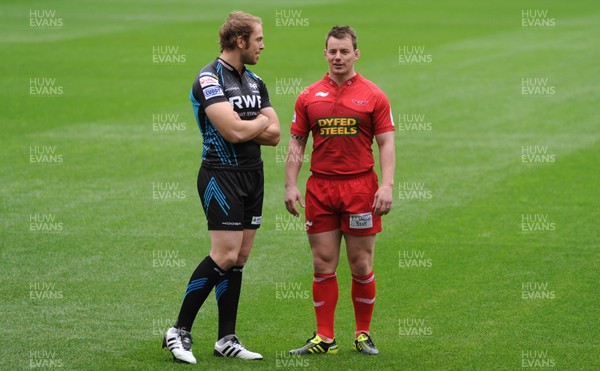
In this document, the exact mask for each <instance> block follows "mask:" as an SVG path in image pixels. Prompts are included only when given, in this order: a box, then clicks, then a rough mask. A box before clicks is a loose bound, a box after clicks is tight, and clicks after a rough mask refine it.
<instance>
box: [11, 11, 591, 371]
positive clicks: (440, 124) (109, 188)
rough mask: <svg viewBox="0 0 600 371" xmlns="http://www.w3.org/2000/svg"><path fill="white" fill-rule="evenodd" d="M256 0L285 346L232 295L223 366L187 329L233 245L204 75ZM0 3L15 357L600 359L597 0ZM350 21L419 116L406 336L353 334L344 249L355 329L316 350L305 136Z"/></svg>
mask: <svg viewBox="0 0 600 371" xmlns="http://www.w3.org/2000/svg"><path fill="white" fill-rule="evenodd" d="M235 9H240V10H245V11H248V12H251V13H253V14H256V15H258V16H261V17H262V19H263V22H264V33H265V44H266V49H265V50H264V52H263V53H262V55H261V60H260V62H259V64H258V65H256V66H254V67H253V68H252V70H253V71H254V72H256V73H257V74H258V75H259V76H261V77H262V78H263V79H264V80H265V81H266V83H267V86H268V87H269V90H270V95H271V102H272V104H273V106H274V107H275V109H276V110H277V112H278V114H279V118H280V120H281V123H282V134H283V135H282V140H281V143H280V145H279V146H278V147H277V148H272V147H271V148H266V147H265V148H264V150H263V158H264V161H265V177H266V197H265V207H264V211H263V221H264V222H263V226H262V228H261V229H260V230H259V233H258V235H257V238H256V243H255V247H254V250H253V252H252V255H251V257H250V261H249V263H248V265H247V267H246V269H245V276H244V277H245V278H244V280H245V281H244V282H245V283H244V286H243V289H242V298H241V303H240V312H239V324H238V334H239V335H240V337H241V339H242V341H243V342H244V343H245V345H246V346H248V347H249V348H250V349H251V350H254V351H258V352H260V353H262V354H263V355H264V357H265V360H264V361H262V362H255V363H245V362H243V361H238V360H230V359H218V358H216V357H214V356H213V355H212V347H213V344H214V342H215V340H216V332H217V328H216V323H215V321H216V305H215V303H214V300H215V299H214V294H211V296H210V297H209V299H208V300H207V302H206V305H205V306H204V307H203V308H202V310H201V311H200V313H199V315H198V318H197V321H196V323H195V326H194V329H193V336H194V353H195V355H196V357H197V359H198V361H199V365H197V366H196V367H194V366H184V365H177V364H173V363H172V360H171V357H170V354H169V353H168V351H166V350H163V349H161V348H160V345H161V338H162V335H163V333H164V331H165V330H166V328H167V327H169V326H170V325H171V324H172V323H173V321H174V320H175V317H176V315H177V312H178V310H179V305H180V302H181V298H182V295H183V292H184V290H185V286H186V284H187V280H188V278H189V276H190V274H191V272H192V271H193V269H194V268H195V267H196V265H197V264H198V262H199V261H200V260H201V259H202V258H203V257H204V256H205V255H206V254H207V252H208V249H209V240H208V234H207V232H206V222H205V219H204V214H203V212H202V210H201V207H200V201H199V199H198V196H197V193H196V188H195V187H196V186H195V184H196V174H197V170H198V167H199V164H200V157H201V149H202V142H201V137H200V134H199V131H198V128H197V125H196V123H195V120H194V117H193V113H192V109H191V104H190V102H189V98H188V96H189V90H190V87H191V84H192V81H193V79H194V77H195V75H196V73H197V72H198V70H199V69H200V68H201V67H202V66H204V65H206V64H208V63H209V62H210V61H211V60H213V59H214V58H215V57H217V56H218V54H219V48H218V44H217V31H218V27H219V26H220V25H221V23H222V22H223V20H224V18H225V17H226V15H227V13H229V12H230V11H231V10H235ZM0 14H1V15H0V17H1V19H2V22H0V31H1V32H0V56H1V58H0V59H1V61H2V62H1V63H0V71H1V74H2V78H1V79H0V84H1V87H2V89H0V95H1V97H0V99H1V101H2V109H1V115H0V120H1V123H2V124H1V128H2V134H1V135H0V138H1V139H0V144H1V145H0V148H1V151H2V156H1V158H2V163H1V169H2V171H1V172H0V179H1V184H2V187H1V188H0V195H1V197H0V210H1V217H0V225H1V230H0V241H1V242H0V279H1V283H2V284H1V285H0V302H1V304H0V308H1V309H0V312H1V315H0V331H1V332H2V345H1V346H0V368H1V369H27V368H32V367H36V368H37V367H49V368H53V367H61V368H64V369H81V370H83V369H97V370H112V369H148V370H154V369H156V370H168V369H178V370H179V369H184V368H186V367H187V368H190V369H192V368H197V367H204V368H206V369H215V370H217V369H221V370H225V369H230V368H232V367H235V368H244V369H332V370H333V369H354V370H369V369H380V370H383V369H405V370H517V369H522V368H525V369H529V368H535V369H537V368H554V369H560V370H576V369H577V370H579V369H581V370H593V369H600V357H599V355H600V340H599V339H600V330H599V329H600V326H598V318H599V317H600V310H599V308H600V295H599V292H600V287H599V282H600V280H599V274H598V272H599V269H598V267H599V266H600V232H599V231H598V226H599V223H598V221H599V220H600V197H599V193H598V190H599V185H600V171H599V164H600V141H599V140H600V125H599V123H600V110H599V109H598V102H599V101H600V90H598V85H599V84H598V83H599V81H598V76H599V75H600V63H598V60H600V48H599V47H598V35H600V5H598V4H597V3H594V2H591V1H570V2H564V1H557V0H551V1H550V0H549V1H543V2H542V1H535V0H525V1H516V0H510V1H500V0H490V1H483V2H474V1H467V0H451V1H443V2H442V1H431V0H429V1H416V0H410V1H398V2H392V1H389V2H388V1H380V0H376V1H367V2H364V1H357V0H353V1H335V0H329V1H328V0H325V1H289V2H285V3H284V2H280V1H274V0H272V1H256V2H251V3H249V2H242V1H232V2H228V5H223V4H222V2H221V4H220V5H219V4H217V2H213V3H206V2H200V1H191V0H177V1H166V0H163V1H159V0H150V1H132V0H124V1H65V0H57V1H52V2H43V1H15V0H10V1H8V0H7V1H3V2H2V4H1V5H0ZM334 24H349V25H352V26H353V27H355V28H356V30H357V31H358V36H359V40H358V42H359V48H360V49H361V51H362V56H361V59H360V60H359V62H358V63H357V66H356V68H357V71H358V72H360V73H362V74H363V75H364V76H365V77H367V78H368V79H370V80H372V81H374V82H375V83H376V84H378V85H379V86H380V87H381V88H382V89H383V90H384V91H385V92H386V93H387V95H388V97H389V98H390V101H391V104H392V108H393V112H394V120H395V122H396V128H397V131H396V133H395V135H396V137H395V138H396V155H397V167H396V179H395V183H396V184H395V189H394V196H395V199H394V209H393V211H392V212H391V213H390V215H388V216H386V217H385V218H384V231H383V233H381V234H380V235H379V236H378V244H377V248H376V258H375V272H376V276H377V284H378V286H377V289H378V293H377V304H376V307H375V315H374V321H373V324H372V335H373V339H374V340H375V343H376V344H377V346H378V347H379V349H380V351H381V354H380V355H379V356H377V357H365V356H362V355H360V354H358V353H356V352H355V351H353V350H352V349H351V345H352V340H353V339H352V332H353V329H354V317H353V311H352V305H351V301H350V299H349V292H350V276H349V271H348V266H347V263H346V260H345V259H346V258H345V254H344V253H343V255H344V256H343V257H342V259H341V263H340V268H339V270H338V277H339V281H340V300H339V303H338V309H337V316H336V331H337V332H336V336H337V340H338V343H339V345H340V348H341V351H340V353H339V354H338V355H337V356H315V357H307V358H291V357H289V356H287V355H286V353H287V350H289V349H292V348H295V347H298V346H300V345H301V344H303V342H304V341H305V340H306V339H307V338H308V337H309V336H310V335H311V333H312V331H313V329H314V312H313V309H312V302H311V300H312V298H311V296H310V290H311V256H310V251H309V248H308V243H307V238H306V236H305V233H304V231H303V230H302V224H303V223H302V220H296V219H293V218H290V217H289V216H288V214H287V213H286V211H285V208H284V205H283V197H284V187H283V182H284V163H283V158H284V156H285V153H286V151H287V141H288V139H289V126H290V121H291V117H292V113H293V104H294V101H295V98H296V95H297V93H299V92H300V91H301V90H302V89H303V88H304V87H305V86H307V85H309V84H310V83H312V82H314V81H316V80H317V79H320V78H321V77H322V76H323V74H324V73H325V72H326V68H327V65H326V62H325V60H324V58H323V56H322V50H323V47H324V36H325V34H326V32H327V31H328V30H329V28H330V27H331V26H332V25H334ZM307 168H308V166H307V165H305V166H304V169H303V171H302V174H301V179H302V182H304V180H305V179H306V177H307V176H308V171H307ZM302 188H303V185H302Z"/></svg>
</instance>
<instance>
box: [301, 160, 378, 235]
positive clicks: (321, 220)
mask: <svg viewBox="0 0 600 371" xmlns="http://www.w3.org/2000/svg"><path fill="white" fill-rule="evenodd" d="M378 187H379V185H378V180H377V174H375V172H374V171H369V172H367V173H363V174H358V175H351V176H331V177H328V176H323V175H315V174H313V175H311V176H310V177H309V178H308V181H307V182H306V211H305V215H306V231H307V232H308V233H309V234H314V233H321V232H328V231H333V230H336V229H341V230H342V231H343V232H345V233H349V234H352V235H357V236H369V235H372V234H375V233H378V232H381V217H380V216H377V215H375V214H373V200H374V199H375V192H376V191H377V188H378Z"/></svg>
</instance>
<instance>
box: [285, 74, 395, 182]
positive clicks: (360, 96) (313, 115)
mask: <svg viewBox="0 0 600 371" xmlns="http://www.w3.org/2000/svg"><path fill="white" fill-rule="evenodd" d="M393 130H394V122H393V117H392V111H391V108H390V102H389V100H388V98H387V97H386V95H385V93H384V92H382V91H381V89H379V88H378V87H377V86H376V85H375V84H374V83H373V82H371V81H369V80H367V79H365V78H364V77H362V76H361V75H360V74H356V75H355V76H354V77H352V78H351V79H349V80H347V81H346V82H344V84H343V85H341V86H338V85H337V83H336V82H335V81H333V80H331V79H330V78H329V73H327V74H326V75H325V77H324V78H323V79H322V80H320V81H317V82H315V83H314V84H312V85H311V86H309V87H308V88H307V89H306V90H304V91H303V92H302V93H301V94H300V95H299V96H298V99H297V100H296V105H295V111H294V118H293V120H292V126H291V130H290V131H291V132H292V133H293V134H295V135H299V136H301V137H304V138H307V137H308V133H309V132H312V135H313V152H312V159H311V165H310V170H311V171H312V172H313V173H317V174H322V175H352V174H360V173H364V172H366V171H369V170H370V169H372V168H373V166H374V165H375V161H374V159H373V150H372V148H371V147H372V145H373V138H374V136H375V135H377V134H381V133H384V132H387V131H393Z"/></svg>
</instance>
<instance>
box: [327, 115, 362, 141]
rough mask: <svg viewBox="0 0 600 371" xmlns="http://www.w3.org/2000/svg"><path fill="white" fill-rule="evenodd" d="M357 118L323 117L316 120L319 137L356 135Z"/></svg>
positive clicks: (358, 121)
mask: <svg viewBox="0 0 600 371" xmlns="http://www.w3.org/2000/svg"><path fill="white" fill-rule="evenodd" d="M359 123H360V120H359V119H358V117H323V118H320V119H317V126H318V128H319V135H321V136H322V137H338V136H354V135H358V124H359Z"/></svg>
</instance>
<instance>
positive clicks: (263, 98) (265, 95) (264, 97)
mask: <svg viewBox="0 0 600 371" xmlns="http://www.w3.org/2000/svg"><path fill="white" fill-rule="evenodd" d="M258 90H259V91H260V108H267V107H271V100H270V98H269V91H268V90H267V85H266V84H265V82H264V81H262V80H259V84H258Z"/></svg>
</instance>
